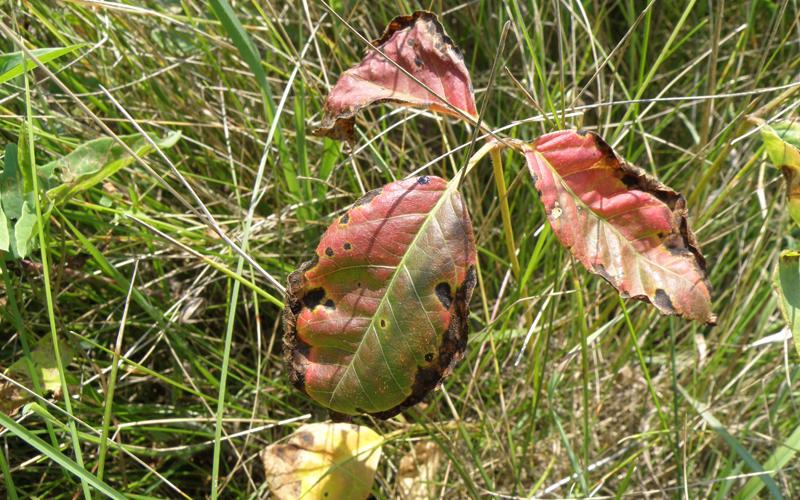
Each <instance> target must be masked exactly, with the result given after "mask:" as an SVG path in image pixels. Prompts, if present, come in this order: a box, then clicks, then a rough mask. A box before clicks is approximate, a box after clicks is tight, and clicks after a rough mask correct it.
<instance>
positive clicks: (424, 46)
mask: <svg viewBox="0 0 800 500" xmlns="http://www.w3.org/2000/svg"><path fill="white" fill-rule="evenodd" d="M372 45H374V46H375V47H377V48H379V49H380V50H381V51H382V52H383V53H384V54H385V55H386V56H387V57H389V58H390V59H391V60H392V61H395V62H396V63H397V64H399V65H400V66H401V67H402V68H403V69H405V70H406V71H408V73H409V74H411V75H414V77H415V78H417V79H418V80H419V81H420V82H422V83H424V84H425V85H426V86H427V87H428V88H429V89H430V90H432V91H433V92H435V93H436V94H438V95H439V96H441V97H443V98H444V99H445V100H446V101H447V102H448V103H449V104H451V105H452V106H454V107H456V108H458V109H460V110H461V111H463V112H464V113H465V114H467V115H469V116H471V117H476V116H477V111H476V109H475V98H474V96H473V93H472V83H471V81H470V76H469V71H468V70H467V67H466V66H465V65H464V57H463V55H462V54H461V51H460V50H459V49H458V47H456V46H455V44H453V41H452V40H451V39H450V37H448V36H447V34H446V33H445V31H444V28H442V25H441V24H439V21H438V20H437V19H436V15H434V14H432V13H430V12H424V11H418V12H415V13H413V14H412V15H410V16H400V17H396V18H394V19H393V20H392V22H390V23H389V26H387V28H386V31H385V32H384V33H383V36H382V37H380V38H379V39H378V40H375V41H373V42H372ZM387 102H392V103H397V104H401V105H404V106H416V107H424V108H428V109H431V110H433V111H438V112H441V113H446V114H450V115H453V116H459V114H458V113H456V112H454V111H453V110H451V109H449V108H448V106H447V104H445V103H443V102H442V101H441V100H440V99H439V98H438V97H436V95H434V94H433V93H431V92H430V91H429V90H427V89H425V88H424V87H422V86H421V85H420V84H419V83H417V82H416V81H414V80H413V79H412V78H410V77H408V76H407V75H406V74H405V73H403V72H402V71H400V70H399V69H398V68H397V67H396V66H395V65H393V64H392V63H391V62H389V61H387V60H386V58H384V57H383V56H382V55H381V54H379V53H378V52H376V51H374V50H371V49H369V51H368V53H367V55H366V56H365V57H364V59H362V60H361V62H360V63H358V64H357V65H356V66H354V67H352V68H350V69H349V70H347V71H345V72H344V74H342V76H341V77H339V81H338V82H337V83H336V85H335V86H334V87H333V89H332V90H331V93H330V95H329V96H328V100H327V101H326V102H325V115H324V117H323V119H322V124H321V125H320V127H319V128H318V129H317V130H315V131H314V134H316V135H323V136H327V137H331V138H334V139H338V140H347V141H350V142H352V141H353V140H354V139H355V134H354V132H353V126H354V124H355V116H356V113H358V111H359V110H361V109H362V108H364V107H366V106H369V105H371V104H382V103H387Z"/></svg>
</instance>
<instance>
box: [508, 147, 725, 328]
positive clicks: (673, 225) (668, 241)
mask: <svg viewBox="0 0 800 500" xmlns="http://www.w3.org/2000/svg"><path fill="white" fill-rule="evenodd" d="M523 150H524V153H525V157H526V159H527V162H528V168H529V170H530V173H531V175H532V176H533V178H534V183H535V185H536V189H537V190H538V191H540V193H541V199H542V202H543V203H544V207H545V211H546V213H547V218H548V220H549V222H550V225H551V226H552V228H553V232H554V233H555V234H556V236H557V237H558V239H559V240H560V241H561V243H563V244H564V245H565V246H566V247H567V248H569V249H570V251H571V252H572V254H573V255H574V256H575V257H576V258H577V259H578V260H579V261H580V262H581V263H582V264H583V265H584V266H586V268H587V269H588V270H589V271H591V272H593V273H595V274H598V275H600V276H602V277H603V278H605V279H606V281H608V282H609V283H611V285H613V286H614V287H615V288H616V289H617V290H619V292H620V294H622V296H623V297H632V298H635V299H639V300H645V301H648V302H651V303H652V304H654V305H655V306H656V307H657V308H658V309H659V310H660V311H661V312H662V313H664V314H678V315H680V316H683V317H684V318H687V319H693V320H698V321H703V322H706V323H711V324H713V323H714V322H715V321H716V316H714V315H713V314H712V313H711V299H710V292H709V289H710V286H709V283H708V279H707V276H706V270H705V260H704V259H703V256H702V255H701V254H700V250H699V249H698V248H697V244H696V242H695V237H694V234H693V233H692V231H691V229H690V228H689V222H688V219H687V217H688V212H687V210H686V202H685V200H684V198H683V196H681V195H680V194H678V193H676V192H675V191H673V190H672V189H670V188H669V187H667V186H665V185H664V184H661V183H660V182H659V181H658V180H656V179H655V178H653V177H652V176H650V175H648V174H647V173H646V172H645V171H644V170H642V169H640V168H638V167H635V166H633V165H630V164H628V163H626V162H625V161H624V160H622V159H621V158H619V157H618V156H617V155H616V153H614V151H613V150H612V149H611V147H610V146H609V145H608V144H606V143H605V141H603V139H601V138H600V137H599V136H598V135H597V134H594V133H590V132H576V131H560V132H555V133H552V134H547V135H545V136H542V137H540V138H539V139H537V140H536V141H535V142H534V143H533V144H531V145H526V146H524V147H523Z"/></svg>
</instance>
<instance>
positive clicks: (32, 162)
mask: <svg viewBox="0 0 800 500" xmlns="http://www.w3.org/2000/svg"><path fill="white" fill-rule="evenodd" d="M20 48H22V46H20ZM23 61H24V63H25V64H27V63H28V62H27V54H25V55H24V56H23ZM23 80H24V82H25V115H26V119H25V122H24V124H23V130H24V131H25V132H24V133H25V134H27V137H26V141H25V145H26V148H25V149H27V151H21V152H20V154H26V153H27V155H28V161H29V165H28V167H29V168H30V169H31V174H30V175H31V182H32V184H33V200H34V207H35V209H36V225H37V227H38V233H39V250H40V254H41V258H42V281H43V282H44V293H45V299H46V302H47V318H48V320H49V324H50V335H51V338H52V340H53V355H54V356H55V359H56V368H57V369H58V377H59V381H60V383H61V394H62V396H63V398H64V408H65V409H66V410H67V414H68V415H69V416H70V417H73V415H74V414H73V412H72V396H71V395H70V393H69V385H67V377H66V372H65V368H64V361H63V360H62V359H61V347H60V345H59V343H58V331H57V329H56V319H55V307H54V306H53V290H52V289H51V287H50V263H49V260H48V258H47V239H46V238H45V234H44V224H45V219H44V217H42V202H41V200H40V198H39V176H38V175H37V174H36V156H35V154H34V138H33V112H32V110H31V91H30V84H29V82H28V74H27V73H23ZM68 425H69V431H70V437H71V440H72V449H73V451H74V453H75V462H76V463H77V465H78V466H79V467H81V468H83V454H82V453H81V443H80V440H79V438H78V429H77V427H76V426H75V420H73V419H72V418H70V420H69V422H68ZM80 479H81V486H82V487H83V495H84V496H85V497H86V498H87V499H91V498H92V490H91V488H90V486H89V482H88V481H87V480H86V478H84V477H81V478H80Z"/></svg>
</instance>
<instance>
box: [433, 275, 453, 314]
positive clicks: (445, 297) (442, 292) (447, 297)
mask: <svg viewBox="0 0 800 500" xmlns="http://www.w3.org/2000/svg"><path fill="white" fill-rule="evenodd" d="M436 297H437V298H438V299H439V302H441V303H442V305H443V306H444V308H445V309H450V304H452V303H453V291H452V290H451V289H450V283H447V282H446V281H443V282H441V283H439V284H438V285H436Z"/></svg>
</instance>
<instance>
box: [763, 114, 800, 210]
mask: <svg viewBox="0 0 800 500" xmlns="http://www.w3.org/2000/svg"><path fill="white" fill-rule="evenodd" d="M757 121H758V123H759V124H760V125H761V138H762V139H763V140H764V146H765V147H766V149H767V154H768V155H769V159H770V161H771V162H772V163H773V164H774V165H775V166H776V167H777V168H779V169H780V170H781V173H783V177H784V178H785V179H786V189H787V191H788V193H789V215H791V216H792V219H794V221H795V222H796V223H797V224H800V122H797V121H782V122H777V123H773V124H771V125H767V124H766V123H765V122H764V121H763V120H757Z"/></svg>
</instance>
